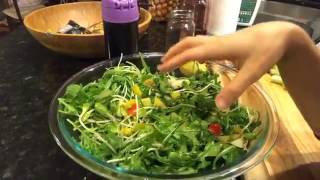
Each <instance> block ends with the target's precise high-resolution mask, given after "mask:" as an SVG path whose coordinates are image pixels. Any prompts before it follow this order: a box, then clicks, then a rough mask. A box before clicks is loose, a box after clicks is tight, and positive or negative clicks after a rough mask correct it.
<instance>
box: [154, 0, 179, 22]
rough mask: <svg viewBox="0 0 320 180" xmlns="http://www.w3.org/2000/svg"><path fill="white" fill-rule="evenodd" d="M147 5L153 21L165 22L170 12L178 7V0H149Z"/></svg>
mask: <svg viewBox="0 0 320 180" xmlns="http://www.w3.org/2000/svg"><path fill="white" fill-rule="evenodd" d="M149 4H150V5H151V6H150V8H149V11H150V13H151V14H152V17H153V20H155V21H166V20H167V17H168V16H169V14H170V12H171V11H172V10H173V9H175V8H176V7H177V6H178V4H179V0H149Z"/></svg>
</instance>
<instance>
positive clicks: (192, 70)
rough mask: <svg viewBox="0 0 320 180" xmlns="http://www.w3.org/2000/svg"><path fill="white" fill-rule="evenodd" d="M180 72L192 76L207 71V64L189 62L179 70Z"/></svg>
mask: <svg viewBox="0 0 320 180" xmlns="http://www.w3.org/2000/svg"><path fill="white" fill-rule="evenodd" d="M179 70H180V72H181V73H182V74H183V75H185V76H192V75H194V74H196V73H197V72H198V71H207V66H206V65H205V64H200V63H198V62H197V61H189V62H187V63H185V64H184V65H182V66H181V67H180V68H179Z"/></svg>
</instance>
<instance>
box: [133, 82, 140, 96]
mask: <svg viewBox="0 0 320 180" xmlns="http://www.w3.org/2000/svg"><path fill="white" fill-rule="evenodd" d="M132 91H133V93H134V94H135V95H137V96H139V97H141V96H142V91H141V89H140V87H139V86H138V85H137V84H134V85H133V86H132Z"/></svg>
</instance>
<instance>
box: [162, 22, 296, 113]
mask: <svg viewBox="0 0 320 180" xmlns="http://www.w3.org/2000/svg"><path fill="white" fill-rule="evenodd" d="M297 30H299V31H301V29H300V28H299V27H298V26H296V25H294V24H291V23H287V22H269V23H262V24H259V25H256V26H253V27H250V28H246V29H243V30H241V31H239V32H236V33H234V34H232V35H227V36H221V37H212V36H197V37H187V38H185V39H184V40H182V41H181V42H179V43H177V44H176V45H175V46H173V47H171V48H170V49H169V51H168V52H167V53H166V55H165V56H164V57H163V58H162V59H161V61H162V64H161V65H159V66H158V69H159V71H162V72H167V71H171V70H173V69H176V68H178V67H179V66H181V65H183V64H185V63H186V62H188V61H190V60H197V61H199V62H205V61H208V60H210V61H216V60H226V59H227V60H230V61H232V62H234V63H235V64H236V65H237V66H238V67H239V69H240V70H239V73H238V74H237V76H236V77H235V79H234V80H233V81H231V82H230V83H229V84H228V85H226V86H225V87H224V88H223V89H222V90H221V92H220V93H219V94H218V96H217V97H216V105H217V107H218V108H220V109H226V108H228V107H229V106H230V105H231V104H232V103H233V102H234V101H235V100H236V99H237V98H238V97H239V96H240V95H241V94H242V93H243V92H244V91H245V90H246V89H247V88H248V87H249V86H250V85H251V84H252V83H254V82H256V81H257V80H259V78H260V77H261V76H262V75H263V74H265V73H266V72H267V71H268V70H269V69H270V68H271V67H272V66H273V65H274V64H276V63H277V62H278V61H279V60H280V59H281V58H283V57H284V56H285V55H286V53H287V52H288V51H289V49H290V43H291V42H290V39H291V37H292V36H294V34H295V33H294V32H295V31H297Z"/></svg>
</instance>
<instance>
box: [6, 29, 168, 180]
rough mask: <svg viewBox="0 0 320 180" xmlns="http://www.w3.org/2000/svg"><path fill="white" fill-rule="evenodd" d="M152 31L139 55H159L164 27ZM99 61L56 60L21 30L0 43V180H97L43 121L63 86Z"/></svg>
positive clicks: (56, 57)
mask: <svg viewBox="0 0 320 180" xmlns="http://www.w3.org/2000/svg"><path fill="white" fill-rule="evenodd" d="M151 27H152V28H149V31H148V32H147V33H146V34H145V35H144V36H143V38H142V39H141V40H140V42H139V44H140V50H141V51H142V52H152V51H163V50H164V43H165V42H164V40H165V38H164V34H165V24H159V23H153V24H152V25H151ZM101 60H103V59H76V58H72V57H66V56H63V55H59V54H56V53H55V52H52V51H50V50H48V49H46V48H44V47H43V46H42V45H40V44H39V43H38V42H37V41H36V40H35V39H33V37H32V36H31V35H30V34H29V33H28V32H27V31H26V29H25V28H24V27H23V26H21V27H19V28H18V29H16V30H15V31H14V32H12V33H10V34H9V35H7V36H6V37H3V38H1V39H0V180H2V179H3V180H6V179H15V180H20V179H23V180H24V179H32V180H38V179H39V180H51V179H52V180H59V179H67V180H71V179H72V180H78V179H88V180H94V179H101V178H99V177H98V176H96V175H94V174H92V173H90V172H89V171H87V170H86V169H84V168H82V167H81V166H79V165H78V164H76V163H75V162H73V161H72V160H71V159H70V158H69V157H67V155H65V154H64V153H63V152H62V150H60V148H59V147H58V146H57V145H56V143H55V142H54V139H53V137H52V136H51V134H50V130H49V127H48V119H47V114H48V109H49V104H50V101H51V99H52V97H53V95H54V94H55V92H56V91H57V90H58V88H59V87H60V86H61V85H62V84H63V82H64V81H65V80H67V79H68V78H69V77H70V76H71V75H72V74H74V73H76V72H78V71H80V70H81V69H83V68H84V67H86V66H89V65H91V64H93V63H95V62H98V61H101Z"/></svg>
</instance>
